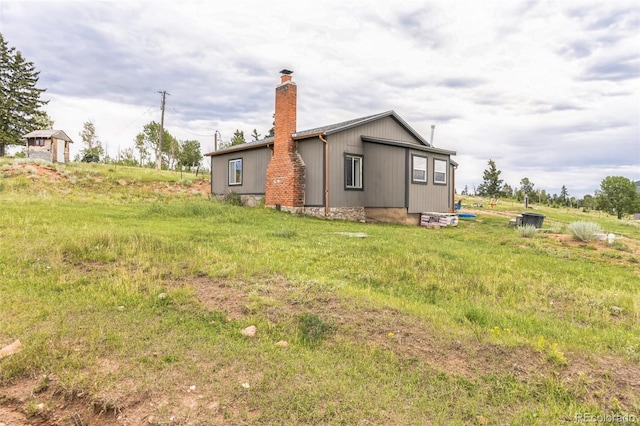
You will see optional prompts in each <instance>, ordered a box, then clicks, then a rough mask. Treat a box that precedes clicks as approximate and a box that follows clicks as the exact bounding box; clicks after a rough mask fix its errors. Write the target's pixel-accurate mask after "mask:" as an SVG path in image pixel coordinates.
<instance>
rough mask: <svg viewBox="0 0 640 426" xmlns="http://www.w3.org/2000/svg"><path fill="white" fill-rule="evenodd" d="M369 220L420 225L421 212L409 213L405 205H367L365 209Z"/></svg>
mask: <svg viewBox="0 0 640 426" xmlns="http://www.w3.org/2000/svg"><path fill="white" fill-rule="evenodd" d="M364 212H365V215H366V217H367V221H373V222H389V223H400V224H404V225H419V224H420V213H407V209H406V208H404V207H367V208H365V209H364Z"/></svg>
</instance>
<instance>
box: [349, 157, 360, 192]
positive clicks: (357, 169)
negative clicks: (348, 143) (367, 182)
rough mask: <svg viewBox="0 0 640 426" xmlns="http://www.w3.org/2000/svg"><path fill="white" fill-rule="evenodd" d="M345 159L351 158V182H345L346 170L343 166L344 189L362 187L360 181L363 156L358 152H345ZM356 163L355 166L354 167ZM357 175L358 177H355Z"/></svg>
mask: <svg viewBox="0 0 640 426" xmlns="http://www.w3.org/2000/svg"><path fill="white" fill-rule="evenodd" d="M345 159H350V160H351V182H352V184H351V185H349V184H347V170H346V168H345V171H344V172H345V177H344V187H345V189H362V188H363V182H362V181H363V176H362V162H363V156H362V155H359V154H345ZM356 160H357V161H356ZM354 163H355V164H354ZM356 164H357V167H354V166H355V165H356ZM357 176H359V179H356V177H357ZM353 182H357V183H358V184H353Z"/></svg>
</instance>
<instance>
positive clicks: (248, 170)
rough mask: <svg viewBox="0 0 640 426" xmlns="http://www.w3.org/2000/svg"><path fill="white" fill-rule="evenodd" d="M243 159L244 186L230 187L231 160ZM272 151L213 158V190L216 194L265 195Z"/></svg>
mask: <svg viewBox="0 0 640 426" xmlns="http://www.w3.org/2000/svg"><path fill="white" fill-rule="evenodd" d="M235 158H242V185H231V186H229V160H233V159H235ZM269 161H271V149H269V148H266V147H265V148H258V149H251V150H247V151H239V152H231V153H229V154H223V155H217V156H213V157H211V189H212V192H213V193H214V194H224V193H226V192H235V193H238V194H264V191H265V182H266V175H267V165H268V164H269Z"/></svg>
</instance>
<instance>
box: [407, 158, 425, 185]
mask: <svg viewBox="0 0 640 426" xmlns="http://www.w3.org/2000/svg"><path fill="white" fill-rule="evenodd" d="M416 158H420V159H422V160H424V169H421V168H418V167H416ZM427 165H428V160H427V157H425V156H423V155H415V154H412V155H411V182H416V183H427V171H428V170H427V169H428V167H427ZM416 170H419V171H424V179H416V178H415V171H416Z"/></svg>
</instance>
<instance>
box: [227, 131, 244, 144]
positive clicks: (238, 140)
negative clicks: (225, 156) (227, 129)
mask: <svg viewBox="0 0 640 426" xmlns="http://www.w3.org/2000/svg"><path fill="white" fill-rule="evenodd" d="M245 142H246V140H245V139H244V132H243V131H242V130H238V129H236V131H235V132H234V133H233V137H232V138H231V141H230V142H229V145H228V146H236V145H242V144H243V143H245Z"/></svg>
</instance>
